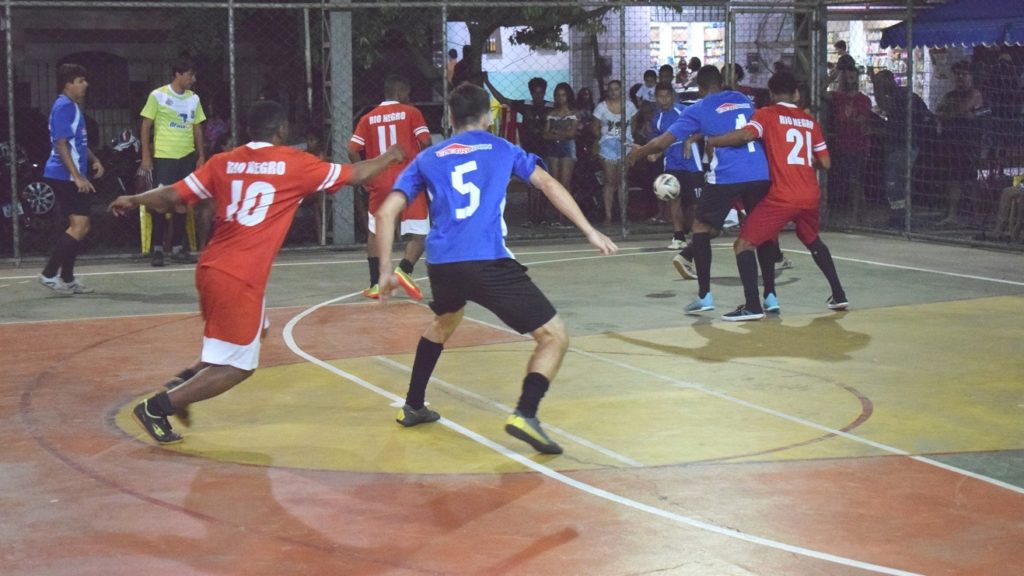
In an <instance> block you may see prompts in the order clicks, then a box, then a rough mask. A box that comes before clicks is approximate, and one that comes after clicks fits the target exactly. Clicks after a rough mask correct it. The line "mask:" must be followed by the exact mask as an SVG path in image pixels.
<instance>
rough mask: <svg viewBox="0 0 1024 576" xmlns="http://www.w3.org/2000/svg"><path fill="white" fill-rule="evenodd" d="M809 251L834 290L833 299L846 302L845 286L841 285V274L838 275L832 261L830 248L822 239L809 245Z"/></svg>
mask: <svg viewBox="0 0 1024 576" xmlns="http://www.w3.org/2000/svg"><path fill="white" fill-rule="evenodd" d="M807 249H808V250H810V251H811V257H813V258H814V263H815V264H817V265H818V268H819V269H820V270H821V273H822V274H824V275H825V279H826V280H828V285H829V287H830V288H832V297H833V298H835V299H836V300H846V292H845V291H843V285H842V284H840V283H839V274H838V273H836V265H835V262H833V261H832V253H831V252H829V249H828V246H826V245H825V243H824V242H822V241H821V238H815V240H814V242H811V243H810V244H807Z"/></svg>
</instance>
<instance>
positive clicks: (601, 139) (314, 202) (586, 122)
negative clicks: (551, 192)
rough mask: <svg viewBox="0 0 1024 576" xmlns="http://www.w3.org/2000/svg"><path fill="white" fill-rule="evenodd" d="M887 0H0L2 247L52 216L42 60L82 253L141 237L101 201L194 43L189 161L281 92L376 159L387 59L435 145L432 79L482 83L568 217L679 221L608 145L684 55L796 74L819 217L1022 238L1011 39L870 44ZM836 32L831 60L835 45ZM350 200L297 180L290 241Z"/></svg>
mask: <svg viewBox="0 0 1024 576" xmlns="http://www.w3.org/2000/svg"><path fill="white" fill-rule="evenodd" d="M890 8H891V9H890V10H889V11H886V12H884V14H883V15H882V16H879V15H878V14H879V12H878V11H877V10H872V11H865V10H864V6H863V3H860V4H859V5H857V6H852V5H851V6H845V5H842V4H837V3H832V2H831V1H828V2H819V1H811V0H790V1H783V2H772V1H768V0H765V1H760V2H759V1H756V0H747V1H735V0H734V1H732V2H728V1H724V0H723V1H710V0H709V1H708V2H706V3H703V4H701V3H685V4H680V3H672V4H669V3H665V4H657V3H651V2H623V3H619V2H600V3H586V2H567V1H539V0H535V1H532V2H516V3H512V2H497V3H495V2H480V3H475V2H469V1H465V2H456V3H448V2H394V3H380V2H343V1H341V0H332V1H327V0H324V1H323V2H305V3H302V2H295V3H292V2H274V3H271V2H259V3H256V2H223V1H221V2H201V1H194V2H177V1H165V2H160V1H154V2H146V3H141V2H129V1H124V2H118V1H107V2H85V1H53V2H49V1H43V0H8V1H7V2H5V3H4V13H3V22H2V24H3V26H2V28H3V33H4V40H5V42H3V43H0V47H2V50H3V54H2V58H0V66H2V77H0V93H2V99H3V102H4V103H5V107H9V110H8V111H7V113H6V114H4V118H2V119H0V128H2V132H0V140H2V141H3V143H4V144H3V146H2V147H0V152H3V158H4V162H3V174H0V177H2V178H0V196H2V198H3V200H2V202H3V203H4V205H5V208H4V219H3V230H2V231H0V256H3V257H9V256H15V257H20V256H23V255H41V254H45V253H46V252H47V251H48V250H49V247H50V244H51V243H52V239H53V237H54V235H55V233H57V232H58V231H59V230H60V229H62V226H63V223H62V220H61V218H62V215H61V214H60V209H59V205H57V203H56V202H54V198H53V194H52V190H50V189H49V187H48V185H47V183H46V180H45V179H44V178H42V166H43V165H44V164H45V162H46V160H47V158H48V156H49V154H50V141H49V133H48V123H47V116H48V115H49V112H50V108H51V106H52V104H53V101H54V98H55V95H56V94H57V93H58V92H59V89H58V87H57V85H56V84H57V77H56V71H57V68H58V66H59V65H60V64H63V63H68V62H74V63H76V64H80V65H82V66H84V67H85V68H86V69H87V71H88V81H89V88H88V94H87V96H86V99H85V103H84V106H83V109H84V112H85V115H86V119H87V122H88V134H89V142H90V146H91V147H92V148H93V150H94V151H95V153H96V154H97V156H98V157H99V158H100V159H101V161H102V162H103V164H104V166H105V168H106V174H105V175H104V176H103V177H102V178H98V179H95V185H96V188H97V195H96V197H95V201H94V208H93V212H92V216H93V219H92V220H93V222H92V231H91V233H90V235H89V236H88V239H87V245H88V247H89V249H90V250H91V251H92V252H93V253H98V252H111V253H142V252H144V251H146V250H149V249H151V245H152V242H151V241H148V240H147V238H148V235H149V234H150V230H151V227H152V223H151V221H147V219H146V217H144V216H140V217H139V218H115V217H112V216H109V215H107V214H105V213H104V212H103V207H104V206H105V204H106V203H107V202H108V201H109V200H110V199H112V198H113V197H114V196H115V195H117V194H122V193H134V192H138V191H140V189H139V188H140V186H141V185H142V184H141V183H140V182H139V181H138V179H137V178H136V173H137V171H138V167H139V165H140V163H141V162H142V160H143V159H142V146H141V145H140V143H139V139H140V138H141V128H142V126H141V122H140V112H141V111H142V109H143V107H144V106H145V105H146V101H147V98H149V97H150V94H151V93H152V92H153V91H154V90H156V89H158V88H160V87H162V86H167V85H168V83H169V82H171V80H172V79H173V77H174V75H173V71H172V67H173V65H174V62H175V61H176V59H177V58H178V57H180V56H182V55H187V56H188V57H190V58H191V60H192V61H193V62H194V71H195V73H196V79H195V84H194V86H192V89H193V90H194V91H195V93H196V94H198V96H199V98H200V101H201V104H202V107H203V110H204V113H205V118H206V120H205V122H203V123H202V124H200V126H201V128H202V130H201V133H202V141H203V146H204V148H205V150H206V153H207V156H209V155H210V154H211V153H213V152H216V151H219V150H223V149H225V148H229V147H231V146H233V145H235V144H237V143H244V142H245V141H246V134H245V126H244V118H245V111H246V110H247V108H248V106H249V105H250V104H251V103H253V102H255V101H257V100H259V99H261V98H266V99H273V100H275V101H278V102H280V103H281V104H282V105H284V107H285V108H286V110H287V112H288V117H289V120H290V125H291V131H290V132H291V138H290V140H291V142H290V144H292V145H295V146H299V147H303V148H305V149H307V150H309V151H310V152H312V153H314V154H320V155H323V156H324V157H325V158H330V159H332V160H335V161H349V160H350V158H351V159H358V158H360V157H365V156H366V155H367V154H375V152H373V150H372V147H370V146H365V147H363V148H359V147H358V146H356V147H355V148H354V149H353V150H352V153H351V154H350V145H349V142H350V137H351V135H352V133H353V127H354V126H355V125H356V124H357V122H358V120H359V118H360V117H362V116H364V115H366V114H367V113H369V112H370V111H371V110H372V109H373V108H374V107H376V106H377V105H379V104H380V103H381V102H382V101H385V100H387V99H388V98H389V97H390V95H388V94H385V80H386V79H387V78H388V77H389V76H392V75H400V76H401V77H403V78H405V80H406V84H408V87H409V90H408V92H409V94H408V101H409V102H410V103H412V104H413V105H415V106H416V107H417V108H419V109H420V110H421V111H422V113H423V115H424V118H425V121H426V124H427V126H428V128H429V131H430V133H431V137H432V139H433V140H434V141H438V140H440V139H443V138H445V137H446V136H447V134H448V128H447V123H446V115H445V111H444V99H445V96H446V95H447V93H448V91H449V90H450V89H451V88H452V87H453V86H455V85H457V84H458V83H460V82H463V81H469V82H473V83H476V84H479V85H482V86H484V87H486V88H487V89H488V90H489V92H490V93H491V95H492V120H493V126H492V129H493V130H494V131H495V133H497V134H500V135H501V136H503V137H506V138H508V139H510V140H512V141H514V142H516V143H518V144H519V145H521V146H522V147H524V148H525V149H527V150H528V151H531V152H535V153H537V154H538V155H540V156H542V157H544V158H545V160H546V162H547V164H548V165H549V167H550V168H551V171H552V173H553V174H554V175H555V176H556V177H557V178H558V179H559V180H561V181H562V182H563V183H564V184H565V186H566V188H568V189H569V190H570V191H571V192H572V193H573V196H574V197H575V198H576V200H577V202H578V203H579V204H580V205H581V206H582V207H583V208H584V210H585V212H586V213H587V215H588V217H590V218H591V220H593V221H596V222H599V223H600V222H603V223H607V224H609V226H610V230H612V231H613V232H618V233H621V234H628V233H629V232H630V231H631V230H638V229H643V230H645V231H647V230H649V229H653V230H665V231H666V234H668V233H669V232H668V230H669V229H670V228H675V227H677V226H672V225H671V222H672V219H673V214H672V213H671V210H670V209H669V206H668V204H667V203H664V202H660V201H659V200H657V198H656V197H655V196H654V195H653V194H651V193H650V190H651V183H652V182H653V180H654V178H655V177H656V176H657V175H658V174H660V173H661V172H662V171H663V169H664V168H663V164H662V162H663V160H660V159H659V160H655V161H652V162H645V161H641V162H638V163H637V164H636V165H635V166H633V167H631V168H630V167H628V166H626V163H625V161H624V156H625V152H627V151H628V149H629V146H630V145H632V144H643V143H644V142H646V141H647V140H649V139H650V138H652V137H654V136H655V132H654V131H653V128H652V119H653V118H654V117H655V116H656V115H657V114H658V104H657V103H656V102H654V98H653V92H654V88H653V87H654V85H656V83H657V82H658V81H667V82H668V83H669V84H671V85H672V86H673V90H674V92H675V93H676V100H679V101H690V100H693V99H695V98H697V97H699V95H698V94H697V93H696V86H695V83H694V78H693V75H694V72H695V71H696V69H697V67H699V64H696V65H695V66H691V64H693V62H691V61H693V60H699V63H700V64H705V65H706V64H712V65H715V66H722V67H723V70H724V73H725V77H726V81H727V83H728V84H729V85H730V86H732V87H734V88H736V89H737V90H740V91H742V92H745V93H747V94H748V95H749V96H750V97H751V99H752V100H753V102H754V103H755V104H756V105H758V106H760V105H764V104H767V103H768V102H770V95H769V94H768V91H767V88H766V86H767V80H768V78H769V77H770V76H771V74H772V73H773V72H774V71H775V70H779V69H789V70H792V71H793V72H794V73H795V75H796V76H797V77H798V79H799V80H801V81H802V82H803V84H802V87H803V90H801V96H802V97H803V99H804V102H802V104H803V105H805V106H806V107H807V108H808V109H810V110H811V111H812V112H814V113H816V114H817V115H818V116H819V117H820V118H821V119H822V120H823V123H824V124H825V125H826V126H827V128H828V138H829V146H830V149H831V151H832V157H833V160H834V168H833V170H832V171H831V172H830V174H829V175H828V177H827V181H826V182H824V184H825V186H824V188H825V194H824V198H823V208H824V209H825V210H826V215H827V218H826V222H827V223H828V225H829V226H831V227H833V228H848V229H858V228H860V229H874V230H896V231H899V232H904V233H907V232H909V233H913V234H926V235H930V236H937V237H943V238H948V239H953V240H961V241H974V238H975V237H977V238H984V239H986V240H988V239H990V238H994V239H996V240H999V241H1001V240H1003V239H1004V238H1012V237H1013V236H1014V235H1016V239H1018V240H1019V238H1020V233H1021V225H1020V221H1021V219H1022V216H1021V214H1022V212H1024V210H1022V209H1021V207H1020V203H1021V200H1020V197H1021V194H1020V192H1019V190H1020V188H1016V189H1014V188H1012V186H1011V185H1012V184H1013V179H1014V178H1015V177H1016V176H1018V175H1019V174H1022V173H1024V168H1020V167H1019V166H1024V161H1022V160H1021V133H1022V131H1021V115H1020V114H1021V106H1020V102H1021V101H1020V86H1019V83H1018V82H1017V78H1019V68H1018V66H1019V64H1020V62H1021V61H1022V58H1021V54H1020V53H1019V52H1018V51H1017V49H1014V48H1004V49H998V50H991V49H982V48H975V49H974V50H973V51H972V50H971V49H970V48H963V47H960V48H949V47H947V48H940V49H935V48H918V49H915V50H914V52H913V58H912V59H911V58H909V57H908V52H907V50H905V49H900V48H887V47H883V39H882V35H883V30H884V29H885V28H887V27H889V26H892V25H895V24H899V23H900V22H901V21H902V20H906V19H907V15H908V14H909V13H908V12H907V10H906V5H905V4H902V3H901V2H899V1H894V2H893V4H892V5H891V6H890ZM883 18H884V19H883ZM841 40H842V41H845V42H846V48H845V49H846V54H847V55H846V56H845V57H843V56H842V55H841V54H839V53H837V52H836V49H835V45H836V43H837V42H839V41H841ZM961 60H967V61H969V62H970V64H969V65H966V67H963V66H961V65H958V64H957V63H958V62H960V61H961ZM726 63H733V64H735V66H724V65H725V64H726ZM659 72H661V73H662V74H663V75H664V76H662V77H659ZM964 72H966V76H965V74H964ZM652 73H653V74H652ZM645 75H646V76H652V75H653V78H650V77H647V78H645ZM965 77H968V78H970V80H972V81H973V86H974V88H975V89H977V90H978V91H979V92H980V94H981V99H980V101H979V100H978V99H977V96H975V95H974V92H971V91H970V90H968V89H967V88H966V87H965V86H966V85H965V84H963V83H964V82H965V80H964V78H965ZM908 78H912V79H913V85H914V88H913V93H914V94H915V95H914V96H911V95H910V93H909V92H908V91H907V90H906V88H905V87H906V85H907V82H908ZM907 102H911V103H912V104H911V105H910V109H911V110H910V112H909V114H908V111H907V108H908V105H907ZM911 117H912V118H911ZM908 120H909V123H908ZM8 128H13V129H12V130H9V129H8ZM1004 189H1007V190H1008V191H1006V192H1004ZM1014 190H1017V192H1014ZM368 200H369V199H368V198H367V192H366V191H365V190H343V191H342V192H340V193H338V194H337V195H335V196H333V197H324V196H322V195H321V196H314V197H311V198H309V199H308V200H307V201H306V202H305V203H304V204H303V205H302V207H301V208H300V210H299V213H298V216H297V218H296V221H295V224H294V226H293V230H292V232H291V233H290V234H289V237H288V240H287V243H288V245H316V244H327V245H350V244H357V243H359V242H362V241H364V239H365V233H366V232H365V230H366V214H367V210H368ZM201 219H202V215H201V214H199V215H194V216H192V217H190V218H189V220H191V221H192V222H193V223H194V227H193V226H191V225H189V221H188V220H186V227H187V229H186V232H190V233H191V234H185V236H188V237H189V239H190V243H193V244H195V245H196V248H199V247H200V245H201V244H202V241H203V236H204V234H203V228H204V227H203V225H202V223H201V222H195V220H201ZM506 220H507V221H508V223H509V225H510V227H511V228H512V229H513V230H512V233H513V234H517V233H518V234H525V235H534V234H538V233H553V234H557V232H556V230H557V229H558V228H561V227H564V226H565V223H564V221H562V220H561V218H560V217H559V215H558V214H557V212H556V211H555V210H554V208H553V207H552V206H551V205H550V204H549V203H548V202H547V200H546V199H544V198H543V196H542V195H541V194H540V193H538V192H537V191H535V190H531V189H530V187H529V186H528V185H527V184H526V183H523V182H513V183H511V184H510V187H509V202H508V205H507V207H506ZM174 225H175V224H173V223H172V224H170V226H172V227H173V226H174ZM168 236H169V235H168ZM153 241H155V240H153Z"/></svg>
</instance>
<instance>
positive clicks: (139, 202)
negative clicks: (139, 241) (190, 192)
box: [107, 186, 182, 216]
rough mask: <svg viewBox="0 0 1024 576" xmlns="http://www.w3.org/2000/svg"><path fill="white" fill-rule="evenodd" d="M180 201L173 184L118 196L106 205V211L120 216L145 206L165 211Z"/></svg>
mask: <svg viewBox="0 0 1024 576" xmlns="http://www.w3.org/2000/svg"><path fill="white" fill-rule="evenodd" d="M181 203H182V202H181V199H180V198H179V197H178V193H177V192H175V191H174V187H173V186H161V187H159V188H154V189H152V190H150V191H148V192H143V193H142V194H136V195H135V196H118V197H117V198H115V199H114V201H113V202H111V203H110V206H107V211H108V212H112V213H114V214H116V215H118V216H121V215H123V214H127V213H128V212H131V211H132V210H138V208H139V206H145V207H146V208H150V209H153V210H156V211H157V212H167V211H168V210H171V209H172V208H174V207H175V206H177V205H179V204H181Z"/></svg>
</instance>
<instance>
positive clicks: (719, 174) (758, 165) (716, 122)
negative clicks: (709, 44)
mask: <svg viewBox="0 0 1024 576" xmlns="http://www.w3.org/2000/svg"><path fill="white" fill-rule="evenodd" d="M753 116H754V105H753V104H752V103H751V102H750V98H747V97H746V96H745V95H743V94H741V93H739V92H735V91H732V90H724V91H722V92H715V93H714V94H708V95H707V96H705V97H704V98H701V99H700V100H699V101H698V102H697V103H695V104H694V105H693V106H690V107H689V108H687V109H686V110H685V111H683V114H682V115H681V116H680V117H679V120H677V121H676V123H675V124H673V125H672V126H669V129H668V131H669V132H671V133H672V135H673V136H675V137H676V139H677V140H686V139H687V138H689V137H690V135H692V134H694V133H698V132H699V133H701V134H703V135H704V136H706V137H707V136H721V135H722V134H727V133H729V132H732V131H733V130H736V129H737V128H742V127H744V126H746V125H747V121H749V120H750V119H751V118H752V117H753ZM757 180H768V159H767V158H765V155H764V147H763V146H762V145H761V141H760V140H754V141H752V142H750V143H749V144H747V145H746V146H737V147H731V148H718V149H716V150H715V154H714V157H712V158H711V168H710V169H709V170H708V174H707V181H708V183H709V184H737V183H740V182H754V181H757Z"/></svg>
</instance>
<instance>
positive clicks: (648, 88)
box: [634, 70, 658, 108]
mask: <svg viewBox="0 0 1024 576" xmlns="http://www.w3.org/2000/svg"><path fill="white" fill-rule="evenodd" d="M657 85H658V73H657V72H655V71H654V70H646V71H645V72H644V83H643V85H641V86H640V88H638V89H637V92H636V100H637V101H636V102H634V104H636V106H637V108H639V107H640V104H641V103H642V102H650V103H651V104H653V103H654V87H655V86H657Z"/></svg>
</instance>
